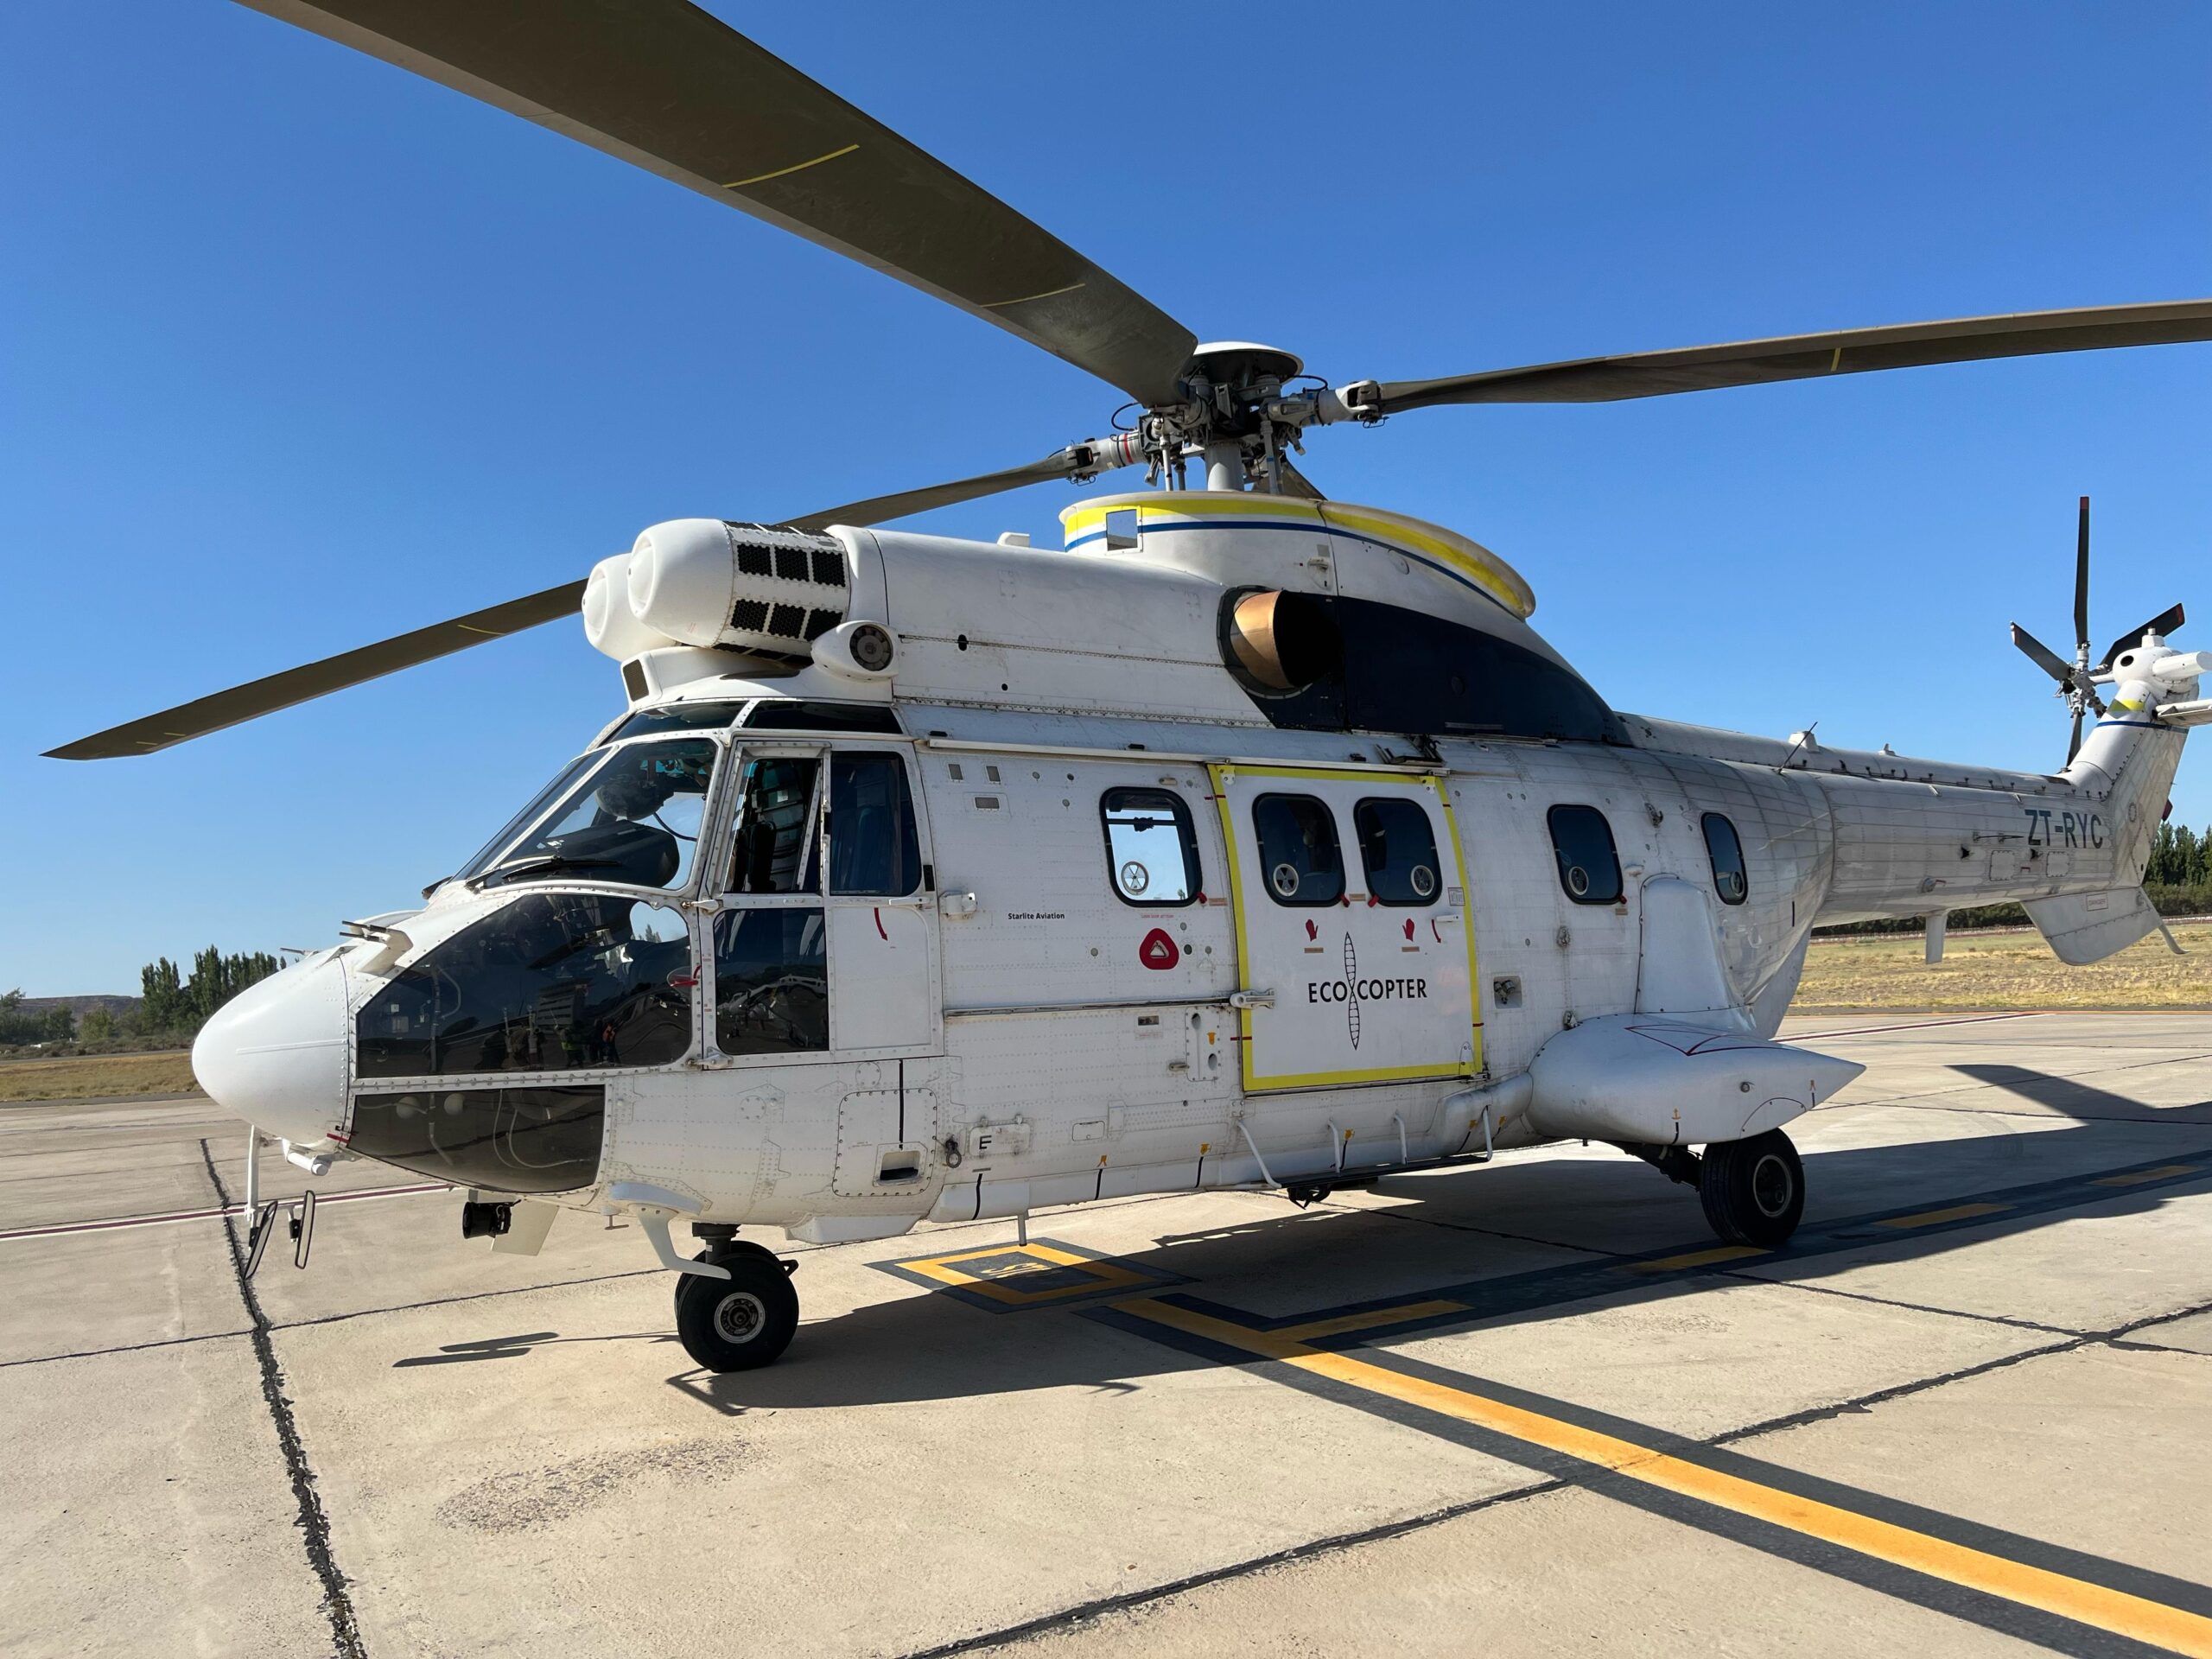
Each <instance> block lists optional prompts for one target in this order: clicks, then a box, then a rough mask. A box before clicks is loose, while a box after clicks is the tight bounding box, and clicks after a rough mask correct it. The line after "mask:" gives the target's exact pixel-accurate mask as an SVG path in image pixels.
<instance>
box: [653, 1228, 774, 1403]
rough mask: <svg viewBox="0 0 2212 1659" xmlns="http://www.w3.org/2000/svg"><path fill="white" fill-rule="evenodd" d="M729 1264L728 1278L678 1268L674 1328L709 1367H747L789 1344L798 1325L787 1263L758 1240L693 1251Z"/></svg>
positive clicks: (758, 1364) (707, 1259) (752, 1367)
mask: <svg viewBox="0 0 2212 1659" xmlns="http://www.w3.org/2000/svg"><path fill="white" fill-rule="evenodd" d="M697 1259H698V1260H699V1261H702V1262H713V1263H714V1264H715V1265H716V1266H717V1267H721V1268H728V1270H729V1277H728V1278H727V1279H709V1278H705V1277H703V1276H702V1275H701V1274H696V1273H686V1274H678V1275H677V1281H676V1334H677V1337H678V1338H681V1339H682V1340H683V1351H684V1352H685V1353H687V1354H689V1355H690V1356H691V1358H692V1360H693V1361H694V1363H697V1364H699V1365H701V1366H702V1367H704V1368H705V1369H706V1370H710V1371H750V1370H758V1369H759V1368H760V1367H761V1366H763V1365H766V1364H767V1363H769V1362H771V1361H772V1360H773V1359H774V1358H776V1357H777V1356H778V1355H779V1354H781V1353H782V1352H783V1351H784V1350H785V1348H787V1347H788V1346H790V1345H791V1334H792V1332H795V1331H797V1330H798V1292H797V1291H796V1290H794V1289H792V1288H791V1268H793V1267H796V1266H797V1265H798V1264H797V1263H796V1262H793V1263H790V1264H788V1265H786V1264H785V1262H781V1261H779V1259H777V1258H776V1257H775V1256H773V1255H770V1254H769V1253H768V1252H767V1251H766V1250H764V1249H761V1248H760V1246H759V1245H758V1244H753V1243H736V1242H732V1243H728V1244H726V1245H724V1246H723V1247H721V1249H715V1250H709V1251H702V1252H701V1253H700V1255H699V1256H698V1257H697Z"/></svg>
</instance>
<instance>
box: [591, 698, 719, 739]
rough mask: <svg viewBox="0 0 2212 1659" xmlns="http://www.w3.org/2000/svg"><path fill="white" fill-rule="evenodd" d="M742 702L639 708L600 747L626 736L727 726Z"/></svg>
mask: <svg viewBox="0 0 2212 1659" xmlns="http://www.w3.org/2000/svg"><path fill="white" fill-rule="evenodd" d="M744 708H745V705H744V704H743V703H741V702H664V703H663V704H661V706H660V707H659V708H658V709H639V710H638V712H637V713H636V714H634V715H631V716H630V717H629V718H628V719H626V720H625V721H623V722H622V723H621V724H620V726H617V727H616V728H614V729H613V731H611V732H609V733H608V734H607V735H606V736H605V737H603V738H601V740H600V744H601V746H602V747H603V746H605V745H607V744H608V743H620V741H622V740H623V739H624V738H626V737H658V736H660V735H661V734H663V733H665V732H695V731H700V730H702V729H704V728H709V727H723V726H728V724H729V723H730V722H731V721H734V720H735V719H736V718H737V717H738V715H739V714H740V713H741V711H742V710H743V709H744Z"/></svg>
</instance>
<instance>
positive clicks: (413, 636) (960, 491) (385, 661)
mask: <svg viewBox="0 0 2212 1659" xmlns="http://www.w3.org/2000/svg"><path fill="white" fill-rule="evenodd" d="M1137 458H1138V456H1137V453H1136V449H1135V441H1134V440H1133V439H1128V438H1125V437H1124V436H1122V435H1117V436H1116V437H1112V438H1095V439H1092V440H1090V441H1089V442H1084V443H1071V444H1070V445H1068V446H1067V448H1065V449H1056V450H1054V451H1053V452H1052V454H1049V455H1046V456H1044V457H1043V458H1042V459H1040V460H1037V461H1030V462H1027V464H1025V465H1023V466H1020V467H1005V468H1003V469H1001V471H998V472H995V473H983V474H978V475H977V476H976V477H974V478H963V479H960V480H956V481H954V482H952V483H950V484H932V485H929V486H926V487H925V488H922V489H918V490H906V491H902V492H900V493H899V494H896V495H879V496H874V497H871V498H870V499H868V500H865V501H850V502H848V503H846V504H845V505H843V506H842V507H831V508H829V509H827V510H826V511H824V512H810V513H806V514H804V515H802V516H801V517H799V518H793V519H789V520H787V521H786V522H787V523H789V524H792V525H794V526H796V527H798V528H800V529H804V530H819V529H821V528H823V526H824V525H828V524H855V525H861V524H881V523H882V522H884V521H885V520H886V519H890V518H905V517H906V515H907V514H909V513H915V512H924V511H925V510H926V509H928V508H931V507H943V506H950V505H952V504H953V503H955V502H957V501H973V500H976V499H978V498H980V497H982V496H986V495H995V494H998V493H1000V492H1001V491H1003V490H1017V489H1020V487H1021V486H1024V485H1025V484H1035V483H1039V482H1041V481H1043V480H1046V479H1052V478H1074V477H1077V476H1084V477H1088V476H1089V475H1090V474H1093V473H1100V472H1109V471H1111V470H1113V469H1114V468H1116V467H1126V466H1129V465H1131V464H1133V463H1134V462H1135V461H1136V460H1137ZM583 594H584V584H583V583H582V582H563V584H562V585H561V586H560V587H558V588H546V589H545V590H544V591H543V592H542V593H536V594H530V595H529V596H527V597H526V598H523V599H511V600H509V601H506V602H505V604H503V605H493V606H491V607H488V608H486V609H485V610H480V611H471V612H470V613H468V614H467V615H466V616H456V617H454V619H453V620H450V621H447V622H438V623H434V624H432V625H431V626H429V627H427V628H417V629H416V630H415V631H414V632H411V633H403V634H399V635H397V637H395V638H393V639H382V640H379V641H378V642H377V643H376V644H375V645H363V646H361V647H359V649H358V650H354V651H348V652H340V654H339V655H337V656H335V657H326V658H323V659H322V660H321V661H320V662H314V663H307V664H302V666H300V667H298V668H288V669H285V670H284V671H282V672H281V673H277V674H270V675H267V676H264V677H263V678H261V679H257V680H250V681H248V682H247V683H245V684H244V685H234V686H232V688H231V689H230V690H227V691H218V692H215V693H213V695H212V696H205V697H199V698H195V699H194V701H192V702H185V703H180V704H178V705H177V706H176V707H175V708H174V709H164V710H162V712H161V713H160V714H158V715H146V716H145V717H144V718H143V719H140V720H134V721H126V722H125V723H124V724H123V725H121V726H113V727H110V728H108V729H107V730H106V731H104V732H96V733H94V734H92V736H90V737H82V738H79V739H78V740H77V741H75V742H74V743H65V744H63V745H62V746H61V747H60V748H58V749H48V751H47V752H46V753H47V756H48V759H50V760H113V759H115V758H117V757H118V756H121V755H126V754H151V753H153V752H154V751H155V750H156V749H166V748H168V747H169V746H170V745H171V744H173V743H181V742H183V741H186V740H187V739H188V738H194V737H205V736H206V735H207V734H208V733H210V732H219V731H220V730H222V729H223V728H225V727H226V726H236V725H238V724H239V723H240V722H242V721H249V720H254V719H257V718H258V717H259V716H261V715H273V714H275V713H276V712H277V710H278V709H289V708H291V707H292V706H293V705H294V704H295V703H301V702H308V701H309V700H310V699H312V698H315V697H321V696H328V695H329V694H330V693H331V692H333V691H342V690H345V689H346V687H348V686H353V685H359V684H361V683H363V682H364V681H367V680H374V679H380V678H382V677H384V676H385V675H386V674H394V673H397V672H398V671H400V670H401V669H403V668H413V667H414V666H416V664H419V663H427V662H430V661H433V660H435V658H440V657H447V656H450V655H452V654H453V653H454V652H456V651H466V650H467V649H468V648H469V647H470V646H471V645H482V644H484V643H485V642H486V640H490V639H501V638H503V637H505V635H507V634H510V633H519V632H522V631H523V630H524V629H525V628H534V627H537V626H539V625H540V624H542V623H546V622H551V621H555V620H558V619H559V618H561V617H563V616H573V615H575V613H576V609H577V607H578V606H580V605H581V604H582V602H583Z"/></svg>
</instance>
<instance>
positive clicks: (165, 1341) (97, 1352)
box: [0, 1331, 253, 1371]
mask: <svg viewBox="0 0 2212 1659" xmlns="http://www.w3.org/2000/svg"><path fill="white" fill-rule="evenodd" d="M252 1334H253V1332H251V1331H203V1332H200V1334H199V1335H198V1336H194V1337H163V1338H161V1340H159V1341H158V1342H126V1343H122V1344H118V1346H116V1347H113V1348H78V1349H74V1350H73V1351H70V1352H68V1353H66V1354H33V1355H31V1356H29V1357H28V1358H24V1359H0V1371H4V1370H10V1369H11V1368H12V1367H15V1366H17V1365H51V1364H53V1363H54V1362H55V1361H56V1360H62V1359H99V1358H100V1357H102V1356H103V1355H106V1354H143V1353H144V1352H145V1351H147V1350H148V1349H149V1348H181V1347H183V1346H184V1345H185V1344H188V1343H194V1342H221V1341H224V1340H225V1339H226V1338H232V1337H250V1336H251V1335H252Z"/></svg>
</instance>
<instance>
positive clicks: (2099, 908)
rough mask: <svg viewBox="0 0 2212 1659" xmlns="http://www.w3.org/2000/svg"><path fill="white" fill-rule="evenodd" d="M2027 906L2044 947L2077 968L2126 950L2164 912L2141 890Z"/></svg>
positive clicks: (2077, 895) (2075, 895)
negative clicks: (2157, 908)
mask: <svg viewBox="0 0 2212 1659" xmlns="http://www.w3.org/2000/svg"><path fill="white" fill-rule="evenodd" d="M2025 908H2026V910H2027V912H2028V919H2029V920H2030V921H2031V922H2033V923H2034V924H2035V925H2036V928H2037V931H2038V932H2040V933H2041V934H2042V935H2043V937H2044V944H2048V945H2049V946H2050V948H2051V950H2052V951H2053V952H2054V953H2055V954H2056V956H2057V957H2058V959H2059V960H2060V961H2061V962H2063V963H2071V964H2072V965H2073V966H2075V967H2076V968H2080V967H2083V966H2085V965H2087V964H2088V963H2092V962H2102V961H2103V960H2104V959H2105V958H2106V957H2108V956H2110V955H2112V953H2113V951H2115V950H2126V949H2127V947H2128V946H2129V945H2131V944H2134V943H2135V941H2136V940H2138V939H2140V938H2146V937H2147V936H2148V935H2150V934H2152V933H2153V932H2155V931H2157V930H2158V911H2157V910H2156V909H2155V908H2154V907H2153V906H2152V903H2151V896H2150V895H2149V894H2148V893H2145V892H2144V891H2143V889H2142V888H2140V887H2111V888H2107V890H2106V891H2105V892H2103V893H2067V894H2064V895H2063V896H2062V897H2060V898H2056V899H2029V900H2028V901H2027V904H2026V906H2025Z"/></svg>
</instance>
